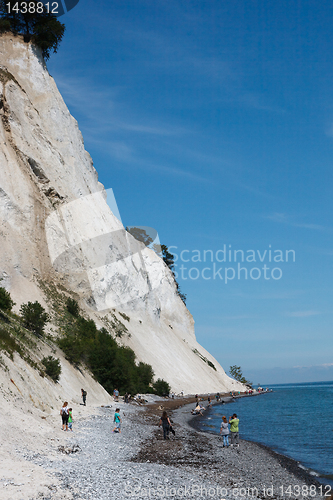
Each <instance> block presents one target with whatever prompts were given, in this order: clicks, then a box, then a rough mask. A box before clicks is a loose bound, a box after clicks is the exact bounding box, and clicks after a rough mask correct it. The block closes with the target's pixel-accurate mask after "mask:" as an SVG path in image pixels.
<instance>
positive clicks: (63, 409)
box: [60, 401, 68, 431]
mask: <svg viewBox="0 0 333 500" xmlns="http://www.w3.org/2000/svg"><path fill="white" fill-rule="evenodd" d="M60 415H61V418H62V430H63V431H68V402H67V401H65V402H64V404H63V405H62V407H61V410H60ZM65 426H66V429H65Z"/></svg>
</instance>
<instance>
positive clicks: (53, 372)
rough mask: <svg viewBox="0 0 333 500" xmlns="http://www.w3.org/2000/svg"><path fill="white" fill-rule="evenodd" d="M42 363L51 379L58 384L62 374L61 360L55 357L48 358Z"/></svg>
mask: <svg viewBox="0 0 333 500" xmlns="http://www.w3.org/2000/svg"><path fill="white" fill-rule="evenodd" d="M42 363H43V365H44V366H45V372H46V374H47V375H48V376H49V377H51V379H52V380H53V381H54V382H58V381H59V378H60V374H61V364H60V361H59V359H57V358H54V357H53V356H48V357H47V358H43V359H42Z"/></svg>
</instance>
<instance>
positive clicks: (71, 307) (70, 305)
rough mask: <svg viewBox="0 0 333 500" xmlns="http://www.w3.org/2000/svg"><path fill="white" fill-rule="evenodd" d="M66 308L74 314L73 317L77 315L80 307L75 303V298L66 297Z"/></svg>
mask: <svg viewBox="0 0 333 500" xmlns="http://www.w3.org/2000/svg"><path fill="white" fill-rule="evenodd" d="M66 309H67V311H68V312H69V314H71V315H72V316H74V318H78V317H79V314H80V308H79V304H78V303H77V301H76V300H75V299H72V298H71V297H68V299H67V300H66Z"/></svg>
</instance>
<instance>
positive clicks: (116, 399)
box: [113, 389, 119, 403]
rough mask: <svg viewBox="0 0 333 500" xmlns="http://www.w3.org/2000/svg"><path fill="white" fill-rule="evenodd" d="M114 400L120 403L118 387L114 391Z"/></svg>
mask: <svg viewBox="0 0 333 500" xmlns="http://www.w3.org/2000/svg"><path fill="white" fill-rule="evenodd" d="M113 400H114V401H116V403H118V401H119V391H118V389H115V390H114V391H113Z"/></svg>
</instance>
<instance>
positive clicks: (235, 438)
mask: <svg viewBox="0 0 333 500" xmlns="http://www.w3.org/2000/svg"><path fill="white" fill-rule="evenodd" d="M229 424H230V438H231V445H232V446H233V445H236V446H239V428H238V425H239V418H237V415H236V413H234V414H233V416H232V417H229Z"/></svg>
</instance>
